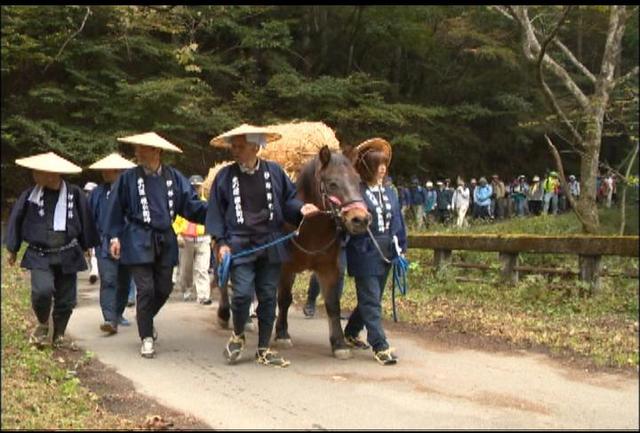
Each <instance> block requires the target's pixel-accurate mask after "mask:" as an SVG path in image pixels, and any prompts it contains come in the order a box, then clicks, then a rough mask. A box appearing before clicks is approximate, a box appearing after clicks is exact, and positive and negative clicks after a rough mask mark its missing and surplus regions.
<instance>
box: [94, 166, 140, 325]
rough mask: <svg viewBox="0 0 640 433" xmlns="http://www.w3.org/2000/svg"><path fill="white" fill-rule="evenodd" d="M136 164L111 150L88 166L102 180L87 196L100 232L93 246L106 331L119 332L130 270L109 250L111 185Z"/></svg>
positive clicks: (129, 281)
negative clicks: (107, 222) (97, 173)
mask: <svg viewBox="0 0 640 433" xmlns="http://www.w3.org/2000/svg"><path fill="white" fill-rule="evenodd" d="M135 166H136V165H135V164H134V163H133V162H131V161H129V160H127V159H125V158H123V157H122V156H120V155H119V154H117V153H112V154H110V155H108V156H106V157H104V158H102V159H100V160H98V161H96V162H95V163H93V164H91V165H90V166H89V169H91V170H99V171H100V174H101V175H102V180H103V182H102V183H101V184H100V185H99V186H97V187H96V188H95V189H94V190H93V191H92V192H91V195H90V196H89V207H90V208H91V213H92V216H93V218H94V220H95V221H96V226H97V227H98V232H99V233H100V245H99V246H97V247H96V248H95V250H96V256H97V258H98V269H99V271H100V309H101V310H102V317H103V320H104V321H103V323H102V324H101V325H100V330H102V331H104V332H106V333H107V334H108V335H113V334H115V333H117V332H118V325H119V324H120V323H121V322H123V323H125V319H124V317H123V313H124V309H125V308H126V306H127V301H128V297H129V287H130V284H131V272H130V271H129V268H128V267H127V266H125V265H123V264H121V263H120V262H119V261H118V260H116V259H114V258H113V257H111V255H110V254H109V239H108V236H107V233H106V229H107V228H106V221H105V219H106V214H107V206H108V203H109V199H110V198H111V197H112V195H111V188H112V186H113V185H114V184H115V182H116V180H117V179H118V177H119V176H120V174H121V173H122V172H123V171H124V170H127V169H130V168H133V167H135Z"/></svg>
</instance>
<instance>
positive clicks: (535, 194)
mask: <svg viewBox="0 0 640 433" xmlns="http://www.w3.org/2000/svg"><path fill="white" fill-rule="evenodd" d="M543 195H544V190H543V189H542V184H541V183H540V176H538V175H537V174H536V175H535V176H533V179H531V186H530V187H529V192H528V193H527V199H528V200H529V212H530V213H531V214H532V215H536V216H537V215H540V213H541V212H542V198H543Z"/></svg>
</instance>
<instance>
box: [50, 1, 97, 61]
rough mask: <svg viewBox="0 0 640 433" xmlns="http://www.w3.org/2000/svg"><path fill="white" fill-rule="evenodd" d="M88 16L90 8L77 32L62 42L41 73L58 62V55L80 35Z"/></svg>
mask: <svg viewBox="0 0 640 433" xmlns="http://www.w3.org/2000/svg"><path fill="white" fill-rule="evenodd" d="M89 15H91V8H90V7H89V6H87V13H86V14H85V15H84V19H83V20H82V24H81V25H80V28H79V29H78V30H76V31H75V32H74V33H73V34H72V35H71V36H69V39H67V40H66V41H64V44H62V46H61V47H60V50H58V54H56V56H55V57H54V58H53V60H51V61H50V62H49V63H47V65H46V66H45V67H44V69H43V70H42V72H43V73H45V72H47V69H49V66H51V65H52V64H53V63H54V62H56V61H58V58H60V55H61V54H62V52H63V51H64V49H65V47H66V46H67V44H68V43H69V42H71V40H72V39H73V38H75V37H76V36H78V35H79V34H80V32H81V31H82V29H84V25H85V24H86V23H87V18H89Z"/></svg>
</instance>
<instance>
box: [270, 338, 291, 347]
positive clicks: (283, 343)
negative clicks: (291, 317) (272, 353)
mask: <svg viewBox="0 0 640 433" xmlns="http://www.w3.org/2000/svg"><path fill="white" fill-rule="evenodd" d="M274 344H275V345H276V346H277V347H278V348H280V349H291V348H292V347H293V341H291V338H276V339H275V340H274Z"/></svg>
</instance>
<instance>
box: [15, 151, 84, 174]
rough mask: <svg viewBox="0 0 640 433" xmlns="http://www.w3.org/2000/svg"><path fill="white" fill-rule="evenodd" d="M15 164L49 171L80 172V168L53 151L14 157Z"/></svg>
mask: <svg viewBox="0 0 640 433" xmlns="http://www.w3.org/2000/svg"><path fill="white" fill-rule="evenodd" d="M16 164H18V165H20V166H22V167H27V168H30V169H32V170H39V171H46V172H49V173H80V172H82V168H81V167H78V166H77V165H75V164H74V163H72V162H71V161H67V160H66V159H64V158H63V157H61V156H58V155H56V154H55V153H53V152H47V153H40V154H38V155H34V156H29V157H27V158H19V159H16Z"/></svg>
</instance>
